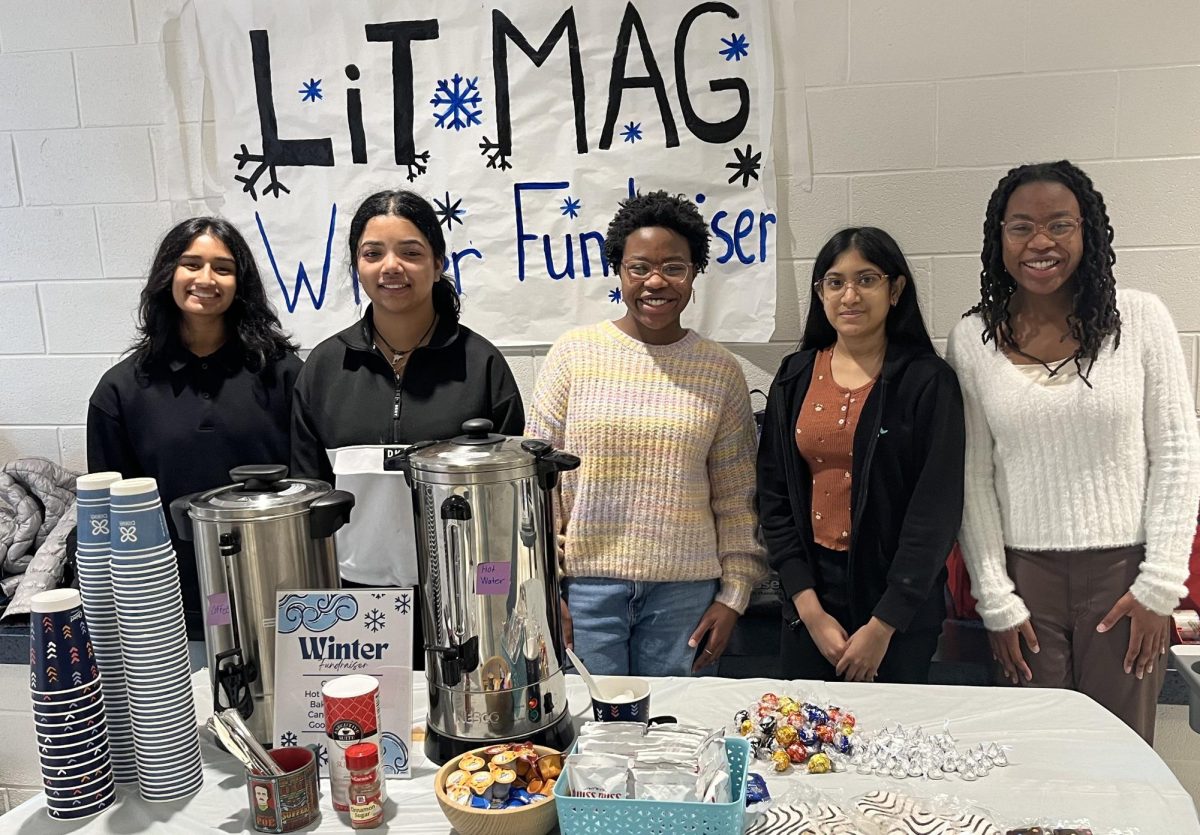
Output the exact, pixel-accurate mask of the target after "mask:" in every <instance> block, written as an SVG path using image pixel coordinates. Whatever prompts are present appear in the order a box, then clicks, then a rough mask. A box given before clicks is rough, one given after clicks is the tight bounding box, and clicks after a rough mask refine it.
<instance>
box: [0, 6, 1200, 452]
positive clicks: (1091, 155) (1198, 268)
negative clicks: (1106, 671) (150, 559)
mask: <svg viewBox="0 0 1200 835" xmlns="http://www.w3.org/2000/svg"><path fill="white" fill-rule="evenodd" d="M790 1H791V0H764V2H790ZM178 2H179V0H87V2H79V1H78V0H42V1H41V2H37V3H31V2H28V0H0V460H8V459H11V458H13V457H16V456H19V455H43V456H46V457H48V458H51V459H54V460H56V461H61V462H62V463H63V464H66V465H68V466H71V467H76V468H82V467H83V466H84V432H83V422H84V418H85V415H86V403H87V398H88V395H89V394H90V392H91V390H92V388H93V386H94V385H95V383H96V380H97V379H98V378H99V376H100V374H101V373H102V372H103V370H104V369H105V368H107V367H108V366H109V365H110V364H111V363H112V362H113V361H114V360H115V359H116V358H117V357H118V356H119V355H120V353H121V351H122V350H124V348H125V347H126V346H127V345H128V344H129V341H130V337H131V334H132V330H133V317H134V308H135V305H136V298H137V292H138V289H139V287H140V286H141V281H142V278H141V276H143V274H144V270H145V266H146V264H147V262H148V261H149V258H150V256H151V254H152V249H153V246H154V243H155V240H156V239H157V237H158V236H159V235H160V234H161V233H162V232H163V231H164V230H165V229H166V228H167V226H169V225H170V223H171V221H172V219H173V218H178V217H183V216H186V215H187V214H189V213H191V212H196V211H202V210H203V208H204V204H203V202H202V198H203V197H204V196H205V192H204V184H203V182H202V177H201V176H200V174H199V168H198V165H197V164H196V162H195V161H196V160H197V159H198V158H199V152H200V149H201V148H203V147H205V146H206V143H210V142H211V141H212V130H211V126H206V125H205V124H204V123H203V121H202V118H201V113H202V109H201V106H200V105H201V101H200V99H201V92H200V89H201V88H200V87H199V86H198V85H197V84H196V79H195V78H194V77H193V76H192V75H191V74H190V73H189V72H187V71H186V69H184V64H185V63H186V62H184V61H183V58H182V52H181V50H180V48H179V45H178V44H175V43H172V37H173V31H174V28H173V27H171V26H168V27H166V29H165V30H164V27H163V22H162V21H163V19H164V18H165V16H166V13H167V12H168V11H169V9H170V7H171V6H174V5H176V4H177V3H178ZM798 7H799V18H800V23H801V31H799V32H797V33H794V34H792V35H789V36H787V37H786V38H784V39H783V40H784V42H785V43H787V44H789V45H790V46H791V47H792V48H795V49H798V50H801V51H802V53H803V55H804V66H805V78H804V80H803V83H801V81H800V80H799V79H795V78H786V77H784V78H780V79H779V83H780V85H781V87H780V90H779V91H778V94H777V101H778V102H779V105H780V106H782V107H807V108H808V116H809V124H810V131H811V138H810V139H811V143H810V144H811V155H812V162H813V170H814V173H815V176H814V179H813V182H812V189H811V191H806V190H804V189H803V188H801V185H800V184H798V183H796V182H794V181H793V179H792V178H791V176H789V172H788V170H787V169H786V165H783V164H781V165H780V166H779V171H778V174H779V184H778V186H779V187H778V191H779V204H780V205H779V210H780V218H781V240H780V248H779V252H780V260H779V279H778V280H779V303H778V310H777V314H776V329H775V335H774V337H773V341H772V342H771V343H770V344H768V345H735V346H730V347H731V348H732V349H733V350H734V351H735V353H737V354H738V356H739V357H741V358H742V360H743V363H744V366H745V371H746V376H747V379H748V381H749V383H750V385H751V386H752V387H760V388H765V387H766V386H767V385H768V384H769V383H770V380H771V376H772V375H773V373H774V370H775V368H776V367H777V365H778V362H779V359H780V358H781V357H782V356H783V355H784V354H785V353H787V352H788V350H790V348H791V346H793V345H794V344H795V342H796V340H797V338H798V336H799V332H800V327H801V323H802V321H803V315H804V312H805V308H806V305H807V298H808V287H809V281H810V275H809V272H810V270H811V266H812V262H811V259H812V257H813V256H814V255H815V253H816V251H817V250H818V249H819V247H820V245H821V244H822V243H823V242H824V240H825V238H826V237H827V236H828V235H829V234H830V233H831V232H833V231H834V230H836V229H837V228H838V227H840V226H843V225H846V224H849V223H854V224H860V223H872V224H877V225H880V226H883V227H885V228H887V229H889V230H890V231H892V232H893V234H895V235H896V237H897V238H898V239H899V240H900V242H901V244H902V245H903V246H904V248H905V250H906V252H907V253H908V254H909V255H910V256H911V259H912V265H913V268H914V271H915V273H916V276H915V277H916V280H917V282H918V285H919V288H920V292H921V301H922V304H923V307H924V310H925V313H926V317H927V320H928V322H929V324H930V327H931V328H932V330H933V332H934V336H935V337H937V338H938V340H939V344H941V343H942V340H944V338H945V336H946V335H947V334H948V333H949V330H950V328H951V327H952V326H953V324H954V322H955V321H956V320H957V318H958V317H959V315H960V314H961V313H962V311H963V310H964V309H965V308H966V307H968V306H969V305H970V304H971V302H972V301H973V299H974V297H975V294H976V292H977V289H976V288H977V285H978V271H979V255H978V253H979V246H980V235H981V232H980V230H981V226H982V219H983V210H984V206H985V204H986V201H987V197H988V195H989V193H990V192H991V189H992V187H993V186H994V185H995V182H996V180H997V179H998V178H999V177H1000V176H1001V175H1002V174H1003V172H1004V171H1005V170H1006V169H1007V168H1008V167H1010V166H1012V165H1013V164H1016V163H1019V162H1026V161H1033V160H1042V159H1047V158H1058V157H1069V158H1071V159H1073V160H1075V161H1076V162H1078V163H1080V164H1082V165H1083V167H1084V168H1085V169H1086V170H1087V171H1088V172H1089V173H1090V174H1091V175H1092V176H1093V178H1094V179H1095V180H1096V182H1097V184H1098V185H1099V187H1100V188H1101V189H1102V190H1103V192H1104V194H1105V197H1106V199H1107V200H1108V205H1109V208H1110V211H1111V215H1112V218H1113V224H1114V226H1115V227H1116V244H1117V248H1118V263H1117V276H1118V280H1119V282H1120V283H1121V284H1123V285H1125V286H1130V287H1139V288H1143V289H1147V290H1151V291H1154V292H1156V293H1158V294H1159V295H1161V296H1162V297H1163V298H1164V299H1165V300H1166V302H1167V304H1168V306H1169V307H1170V309H1171V311H1172V313H1173V315H1174V316H1175V321H1176V324H1177V325H1178V327H1179V329H1180V331H1181V332H1182V336H1181V340H1182V343H1183V349H1184V354H1185V356H1186V357H1187V358H1188V360H1189V363H1190V367H1191V368H1192V369H1193V379H1195V373H1194V367H1195V356H1196V350H1197V344H1196V343H1197V337H1198V336H1200V292H1197V291H1196V290H1195V289H1194V287H1193V286H1192V285H1193V282H1194V281H1195V280H1196V277H1197V275H1198V274H1200V37H1198V35H1200V3H1197V2H1196V1H1195V0H1156V2H1154V3H1131V2H1128V0H1125V1H1124V2H1118V0H1061V2H1058V3H1053V4H1045V3H1036V2H1032V0H1008V2H1005V3H995V2H987V0H920V2H897V1H896V0H800V2H799V3H798ZM164 57H165V59H166V62H167V66H168V67H169V68H171V72H170V73H169V74H168V76H167V77H166V78H164V77H163V74H162V72H161V71H160V69H159V68H160V66H161V61H162V60H163V58H164ZM168 96H174V97H175V99H176V101H177V102H180V103H181V112H183V113H184V114H185V117H184V118H185V124H184V125H183V126H182V129H181V135H182V142H181V143H175V142H168V141H167V140H168V139H170V138H172V137H173V136H174V134H175V131H177V130H179V127H178V126H176V125H165V124H163V119H164V114H165V112H166V108H165V107H164V102H165V101H166V100H167V97H168ZM789 141H795V142H796V144H793V145H789V144H788V143H789ZM775 142H776V146H777V159H779V160H781V161H782V160H786V159H787V158H789V157H791V158H799V157H800V156H801V155H803V154H806V153H809V152H810V148H806V147H805V146H804V145H803V144H802V143H799V142H798V141H796V138H795V137H788V136H786V135H784V133H783V131H782V130H780V132H779V135H777V136H776V137H775ZM175 146H181V147H182V150H181V151H172V150H171V148H172V147H175ZM168 184H170V188H168ZM181 184H182V185H181ZM181 188H182V189H184V190H185V191H186V192H187V194H188V195H189V196H190V197H191V198H193V200H191V201H188V200H184V201H177V202H175V203H171V202H169V201H168V194H170V195H176V196H177V195H179V194H180V189H181ZM544 353H545V349H544V348H543V349H533V350H521V351H515V352H513V353H512V354H511V356H510V360H511V362H512V365H513V368H514V371H515V372H516V374H517V376H518V379H519V381H520V383H521V386H522V389H523V390H524V392H525V393H526V395H527V396H528V395H529V394H530V393H531V391H532V386H533V382H534V380H535V379H536V374H537V370H538V363H539V361H540V358H541V356H542V355H543V354H544Z"/></svg>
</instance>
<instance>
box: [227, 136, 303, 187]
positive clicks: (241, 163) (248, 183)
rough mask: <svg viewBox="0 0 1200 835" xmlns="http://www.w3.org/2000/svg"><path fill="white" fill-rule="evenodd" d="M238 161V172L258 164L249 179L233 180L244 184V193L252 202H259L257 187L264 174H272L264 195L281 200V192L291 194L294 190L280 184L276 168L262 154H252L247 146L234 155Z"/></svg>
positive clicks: (243, 146)
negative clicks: (250, 164)
mask: <svg viewBox="0 0 1200 835" xmlns="http://www.w3.org/2000/svg"><path fill="white" fill-rule="evenodd" d="M233 158H234V159H235V160H237V164H238V171H241V170H242V169H243V168H244V167H245V166H246V165H247V164H248V163H251V162H257V163H258V165H257V166H256V167H255V169H254V171H253V172H252V173H251V174H250V176H249V177H240V176H238V175H236V174H235V175H234V177H233V179H235V180H237V181H238V182H239V183H241V184H242V191H245V192H248V193H249V194H250V198H251V199H252V200H258V194H257V193H256V192H255V187H256V186H257V185H258V179H259V177H261V176H262V175H263V174H264V173H266V172H270V175H271V181H270V182H269V183H267V185H266V186H265V187H264V188H263V194H270V195H272V196H274V197H275V198H276V199H278V198H279V192H281V191H282V192H283V193H284V194H291V193H292V190H291V189H289V188H288V187H287V186H285V185H284V184H283V183H281V182H279V178H278V177H277V176H276V175H275V166H274V165H271V164H269V163H268V162H267V160H266V157H264V156H263V155H262V154H252V153H250V151H249V149H248V148H246V146H245V145H244V144H243V145H242V150H241V151H240V152H239V153H236V154H234V155H233Z"/></svg>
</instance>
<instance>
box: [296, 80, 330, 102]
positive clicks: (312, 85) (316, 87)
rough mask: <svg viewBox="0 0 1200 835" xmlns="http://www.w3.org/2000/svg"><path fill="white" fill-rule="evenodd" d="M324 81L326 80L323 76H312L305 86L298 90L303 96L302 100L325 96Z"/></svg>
mask: <svg viewBox="0 0 1200 835" xmlns="http://www.w3.org/2000/svg"><path fill="white" fill-rule="evenodd" d="M322 81H324V79H322V78H310V79H309V80H308V81H306V82H304V86H303V87H301V88H300V89H299V90H297V91H296V92H297V93H299V94H300V95H301V96H302V98H301V99H300V101H316V100H317V99H323V98H325V97H324V96H323V95H321V82H322Z"/></svg>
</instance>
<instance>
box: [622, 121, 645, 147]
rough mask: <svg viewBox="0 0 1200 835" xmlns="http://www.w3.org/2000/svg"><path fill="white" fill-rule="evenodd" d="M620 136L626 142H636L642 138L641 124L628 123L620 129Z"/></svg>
mask: <svg viewBox="0 0 1200 835" xmlns="http://www.w3.org/2000/svg"><path fill="white" fill-rule="evenodd" d="M621 136H622V137H624V139H625V141H626V142H637V141H638V140H639V139H641V138H642V123H641V122H636V123H635V122H630V123H629V124H628V125H626V126H625V127H623V128H621Z"/></svg>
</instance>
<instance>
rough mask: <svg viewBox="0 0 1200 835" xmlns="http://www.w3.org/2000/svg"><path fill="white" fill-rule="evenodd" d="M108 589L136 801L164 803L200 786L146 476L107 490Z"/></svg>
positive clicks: (179, 623) (167, 557)
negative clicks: (135, 777)
mask: <svg viewBox="0 0 1200 835" xmlns="http://www.w3.org/2000/svg"><path fill="white" fill-rule="evenodd" d="M109 543H110V548H111V552H112V587H113V597H114V599H115V601H116V604H117V622H118V623H119V625H120V627H121V653H122V656H123V658H124V662H125V686H126V692H127V694H128V697H129V715H130V719H131V721H132V724H133V742H134V754H135V758H136V762H137V772H138V787H139V789H140V792H141V795H142V798H143V799H145V800H151V801H170V800H177V799H179V798H182V797H187V796H189V795H191V794H194V793H195V792H196V791H197V790H199V788H200V786H201V784H202V783H203V781H204V774H203V768H202V763H201V760H200V736H199V733H198V729H197V727H196V706H195V701H194V699H193V696H192V683H191V670H190V666H189V664H188V650H187V629H186V627H185V625H184V619H183V597H182V595H181V593H180V587H179V570H178V568H177V567H176V563H175V549H174V548H173V547H172V546H171V540H170V537H169V536H168V534H167V520H166V517H165V516H164V515H163V508H162V502H161V500H160V498H159V495H158V484H157V483H156V482H155V480H154V479H152V478H131V479H125V480H123V481H116V482H113V484H112V485H111V486H110V487H109Z"/></svg>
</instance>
